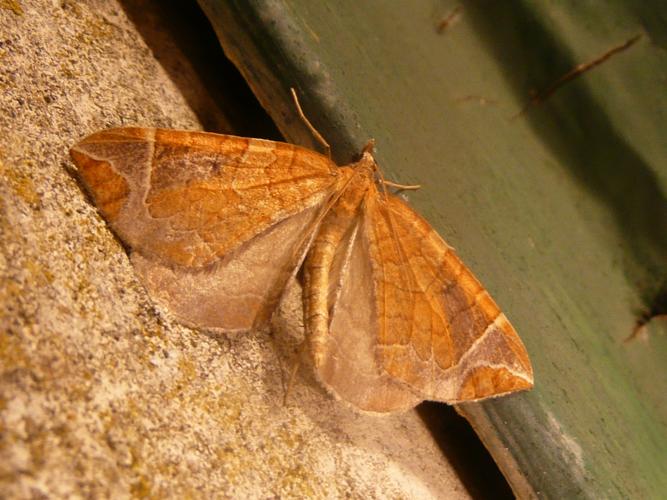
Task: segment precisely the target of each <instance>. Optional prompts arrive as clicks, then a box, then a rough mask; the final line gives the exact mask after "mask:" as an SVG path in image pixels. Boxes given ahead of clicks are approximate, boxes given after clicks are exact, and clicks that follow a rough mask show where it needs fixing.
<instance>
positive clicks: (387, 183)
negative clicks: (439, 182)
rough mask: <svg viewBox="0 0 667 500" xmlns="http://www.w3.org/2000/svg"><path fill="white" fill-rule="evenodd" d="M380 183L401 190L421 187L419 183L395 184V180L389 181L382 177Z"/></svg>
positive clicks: (413, 189)
mask: <svg viewBox="0 0 667 500" xmlns="http://www.w3.org/2000/svg"><path fill="white" fill-rule="evenodd" d="M382 184H384V185H385V186H389V187H393V188H396V189H400V190H401V191H416V190H417V189H421V187H422V186H421V184H397V183H395V182H391V181H388V180H385V179H382Z"/></svg>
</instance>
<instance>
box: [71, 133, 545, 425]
mask: <svg viewBox="0 0 667 500" xmlns="http://www.w3.org/2000/svg"><path fill="white" fill-rule="evenodd" d="M71 156H72V158H73V160H74V162H75V163H76V165H77V167H78V173H79V176H80V178H81V180H82V182H83V184H84V185H85V187H86V188H87V190H88V191H89V193H90V195H91V197H92V199H93V201H94V203H95V205H97V207H98V209H99V211H100V212H101V214H102V215H103V216H104V218H105V219H106V220H107V221H108V223H109V225H110V226H111V228H112V229H113V230H114V231H115V233H116V234H117V235H118V236H119V237H120V239H121V240H122V241H123V242H124V243H125V244H126V245H127V247H129V249H130V257H131V260H132V262H133V264H134V267H135V269H136V271H137V273H138V274H139V275H140V277H141V279H142V281H143V283H144V284H145V286H146V288H147V289H148V291H149V293H150V295H151V296H152V297H153V298H154V300H156V301H157V302H159V303H162V304H164V305H165V306H166V307H167V308H169V309H170V310H171V311H172V312H173V313H174V314H175V316H176V317H177V318H178V319H179V320H180V321H182V322H183V323H186V324H189V325H193V326H196V327H200V328H206V329H212V330H218V331H222V332H245V331H249V330H253V329H256V328H260V327H262V326H265V325H267V324H268V323H269V320H270V319H271V316H272V314H273V312H274V310H275V309H276V307H277V305H278V303H279V301H280V299H281V295H282V293H283V290H284V289H285V287H286V284H287V283H288V280H289V279H290V278H292V277H293V276H295V273H296V272H297V270H298V269H299V268H300V266H303V284H304V286H303V304H304V318H305V325H306V339H307V340H306V341H307V342H308V345H309V347H310V353H311V354H312V360H313V364H314V369H315V372H316V374H317V376H318V378H319V380H320V381H321V383H322V384H323V385H324V386H325V387H326V388H327V389H328V390H329V391H330V392H331V393H332V394H334V395H335V396H336V397H337V398H339V399H341V400H343V401H345V402H347V403H349V404H350V405H352V406H353V407H355V408H357V409H360V410H363V411H366V412H374V413H386V412H393V411H400V410H406V409H409V408H412V407H413V406H415V405H416V404H418V403H420V402H421V401H423V400H434V401H443V402H446V403H450V404H452V403H459V402H463V401H476V400H480V399H484V398H488V397H494V396H501V395H505V394H509V393H512V392H515V391H519V390H524V389H530V388H531V387H532V386H533V371H532V367H531V364H530V360H529V358H528V354H527V352H526V349H525V348H524V346H523V344H522V343H521V340H520V339H519V337H518V335H517V333H516V332H515V330H514V328H513V327H512V326H511V325H510V323H509V322H508V320H507V318H506V317H505V315H504V314H503V313H502V312H501V311H500V309H499V308H498V306H497V305H496V303H495V302H494V301H493V299H492V298H491V297H490V296H489V294H488V292H487V291H486V290H485V289H484V288H483V287H482V285H481V284H480V283H479V281H478V280H477V279H476V278H475V277H474V276H473V274H472V273H471V272H470V271H469V270H468V268H467V267H465V265H464V264H463V263H462V262H461V260H460V259H459V258H458V257H457V256H456V254H455V252H454V251H453V249H452V248H451V247H449V246H448V245H447V244H446V243H445V242H444V241H443V240H442V238H441V237H440V236H439V235H438V234H437V233H436V232H435V231H434V230H433V229H432V228H431V227H430V225H429V224H428V223H427V222H426V221H425V220H424V219H423V218H422V217H420V216H419V215H418V214H417V213H416V212H415V211H414V210H412V209H411V208H410V207H409V206H408V205H407V204H406V203H405V202H404V201H403V200H402V199H401V198H399V197H398V196H395V195H392V194H389V193H388V192H387V190H386V187H385V186H383V182H384V183H385V184H391V183H388V182H386V181H383V180H382V179H381V178H380V177H379V168H378V165H377V163H376V162H375V159H374V158H373V155H372V152H371V150H370V148H367V149H366V150H364V152H363V154H362V155H361V158H360V159H359V160H358V161H357V162H355V163H352V164H349V165H346V166H343V167H338V166H337V165H336V164H334V163H333V162H332V161H331V160H330V159H329V158H328V157H326V156H325V155H322V154H319V153H317V152H314V151H311V150H308V149H305V148H301V147H298V146H295V145H291V144H286V143H281V142H274V141H268V140H261V139H251V138H243V137H235V136H231V135H219V134H213V133H206V132H187V131H175V130H160V129H153V128H118V129H111V130H105V131H102V132H98V133H94V134H92V135H90V136H89V137H87V138H85V139H83V140H82V141H81V142H79V143H78V144H77V145H75V146H74V147H73V148H72V149H71Z"/></svg>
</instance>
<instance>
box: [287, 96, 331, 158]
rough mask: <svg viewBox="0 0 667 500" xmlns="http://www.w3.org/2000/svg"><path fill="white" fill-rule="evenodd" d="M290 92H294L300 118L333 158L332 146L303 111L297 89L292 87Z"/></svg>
mask: <svg viewBox="0 0 667 500" xmlns="http://www.w3.org/2000/svg"><path fill="white" fill-rule="evenodd" d="M290 92H292V99H294V105H295V106H296V112H297V113H298V114H299V118H301V120H302V121H303V123H305V125H306V127H308V130H310V133H311V134H313V137H315V139H317V141H318V142H319V143H320V145H321V146H322V147H323V148H324V149H325V150H326V152H327V157H328V158H329V159H330V160H331V146H330V145H329V143H328V142H327V141H326V139H325V138H324V137H323V136H322V134H320V132H319V131H318V130H317V129H316V128H315V127H314V126H313V124H312V123H310V120H309V119H308V117H307V116H306V114H305V113H304V112H303V109H301V103H300V102H299V96H298V95H297V94H296V90H294V87H290Z"/></svg>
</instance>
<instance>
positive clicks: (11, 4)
mask: <svg viewBox="0 0 667 500" xmlns="http://www.w3.org/2000/svg"><path fill="white" fill-rule="evenodd" d="M0 9H5V10H11V11H12V12H13V13H14V14H16V15H17V16H22V15H23V7H21V4H20V3H19V2H18V0H0Z"/></svg>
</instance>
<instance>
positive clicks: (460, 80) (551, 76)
mask: <svg viewBox="0 0 667 500" xmlns="http://www.w3.org/2000/svg"><path fill="white" fill-rule="evenodd" d="M200 4H201V5H202V7H203V8H204V10H205V11H206V13H207V15H208V16H209V19H210V20H211V21H212V23H213V25H214V27H215V28H216V31H217V32H218V35H219V37H220V39H221V41H222V43H223V46H224V48H225V50H226V52H227V53H228V55H229V56H230V57H231V58H232V59H233V60H234V61H235V63H236V64H237V65H238V66H239V67H240V68H241V70H242V72H243V73H244V76H245V77H246V79H247V80H248V81H249V82H250V84H251V86H252V87H253V89H254V91H255V93H256V94H257V95H258V97H259V98H260V101H261V102H262V103H263V104H264V106H265V107H266V108H267V110H268V111H269V113H271V114H272V116H273V118H274V119H275V120H276V123H277V124H278V126H279V127H280V128H281V130H282V131H283V133H285V135H286V136H287V137H289V138H290V139H291V140H292V141H295V142H300V143H303V144H307V145H308V144H312V140H311V138H310V137H309V135H308V134H307V133H306V131H305V130H304V128H303V127H302V125H301V123H300V122H299V121H298V120H296V119H295V115H294V110H293V107H292V104H291V101H290V100H289V97H288V94H287V90H288V88H289V87H290V86H294V87H297V88H298V90H299V93H300V95H301V96H302V103H303V104H304V107H305V109H306V112H307V114H308V115H309V117H310V118H311V119H312V121H313V122H314V123H315V125H316V126H317V128H318V129H319V130H320V131H321V132H322V133H323V134H324V135H325V136H326V137H327V139H328V140H329V141H330V142H331V144H332V146H333V149H334V155H335V157H336V158H337V159H338V160H339V161H349V160H350V159H351V158H352V157H353V156H354V154H355V153H356V152H358V151H359V150H360V148H361V147H362V145H363V144H364V143H365V142H366V141H367V140H368V139H369V138H370V137H373V138H375V139H376V141H377V158H378V160H379V162H380V164H381V165H382V166H383V168H384V170H385V172H386V174H387V175H388V176H389V178H391V179H394V180H396V181H399V182H402V183H408V184H410V183H421V184H422V185H423V188H422V189H421V190H420V191H418V192H416V193H410V195H409V197H410V203H411V204H413V205H414V206H415V207H416V208H417V210H419V211H420V212H421V213H422V214H424V215H425V216H426V218H427V219H428V220H429V221H430V222H431V223H432V224H433V226H434V227H435V228H436V229H437V230H438V231H439V232H440V233H441V234H442V235H443V236H444V237H445V239H446V240H447V241H448V242H449V243H450V244H452V245H453V246H454V247H456V248H457V250H458V253H459V254H460V255H461V257H462V258H463V259H464V261H465V262H466V263H467V264H468V265H469V266H470V267H471V268H472V269H473V271H474V272H475V273H476V274H477V275H478V276H479V278H480V279H481V280H482V282H483V283H485V285H486V286H487V288H488V289H489V291H490V292H491V294H492V295H493V296H494V297H495V298H496V300H497V302H498V303H499V304H500V305H501V307H502V308H503V309H504V311H505V312H506V313H507V316H508V317H509V318H510V320H511V321H512V322H513V324H514V325H515V327H516V329H517V331H518V332H519V334H520V335H521V337H522V338H523V339H524V341H525V344H526V346H527V348H528V351H529V352H530V354H531V358H532V360H533V363H534V367H535V376H536V387H535V389H534V390H533V391H532V392H529V393H524V394H520V395H515V396H511V397H507V398H503V399H499V400H495V401H490V402H486V403H483V404H477V405H463V406H462V408H461V411H462V412H463V413H464V414H466V415H467V417H468V418H469V419H470V420H471V422H472V424H473V426H474V427H475V428H476V429H477V430H478V432H479V433H480V435H481V437H482V439H483V440H484V441H485V442H486V443H487V445H488V446H489V448H490V450H491V452H492V453H493V454H494V457H495V458H496V460H497V461H498V463H499V465H500V466H501V468H502V469H503V470H504V471H505V473H506V474H507V476H508V478H509V480H510V482H511V484H512V486H513V488H514V489H515V492H516V493H517V494H519V495H520V496H525V497H527V496H533V495H535V496H546V497H553V498H585V497H589V498H590V497H596V498H599V497H606V498H659V497H662V496H664V495H665V492H666V491H667V474H666V473H665V471H666V470H667V467H666V465H667V464H666V462H667V456H666V453H667V452H666V450H667V435H666V434H667V433H666V429H667V400H666V398H667V374H666V366H667V350H665V332H664V329H661V327H660V326H655V324H656V322H659V320H657V319H656V320H655V321H654V322H652V324H651V327H650V328H649V329H648V331H649V332H650V333H649V335H648V339H647V340H646V339H645V340H641V339H637V340H635V341H633V342H630V343H624V342H623V340H624V339H625V338H626V337H627V336H628V335H629V334H630V333H631V332H632V330H633V327H634V326H635V323H636V321H637V318H638V317H639V316H640V315H641V314H642V312H643V311H647V310H649V309H650V308H651V307H653V308H654V312H659V309H660V303H659V302H660V300H659V299H660V298H661V297H662V298H663V299H664V296H665V292H666V290H667V250H666V249H667V220H666V218H667V203H666V201H665V192H666V191H667V162H666V158H667V154H666V153H667V141H665V135H664V134H665V130H667V93H665V92H664V89H665V82H667V52H666V51H665V49H666V48H667V29H666V26H667V22H666V18H665V17H664V15H662V14H660V9H659V8H658V6H659V4H658V2H657V1H655V2H644V3H642V4H641V5H640V4H639V3H636V2H631V1H627V2H623V1H620V0H619V1H615V2H604V3H603V2H599V3H589V2H574V1H564V2H549V1H547V0H539V1H534V2H525V3H524V2H518V1H517V2H485V3H481V2H464V3H463V9H462V11H461V18H460V20H459V21H458V22H457V23H454V24H453V25H450V26H449V27H448V28H447V29H446V30H445V32H444V33H442V34H438V33H437V32H436V29H435V26H436V24H437V21H438V20H439V19H440V18H442V17H443V16H445V15H447V14H448V13H449V12H451V11H452V9H453V8H454V7H455V6H456V5H457V4H456V3H455V2H449V1H435V0H420V1H407V0H403V1H395V2H388V1H373V2H358V1H353V0H343V1H338V2H313V1H309V0H284V1H278V0H270V1H269V0H264V1H260V0H256V1H246V2H242V1H226V2H223V1H221V0H200ZM635 4H636V5H635ZM652 6H653V8H652ZM662 12H664V10H662ZM661 16H662V17H661ZM637 34H641V35H642V36H641V38H640V39H639V41H638V42H637V43H636V44H635V45H634V46H632V47H631V48H630V49H628V50H627V51H625V52H622V53H619V54H617V55H616V56H614V57H612V58H610V59H609V60H608V61H606V62H605V63H604V64H601V65H600V66H598V67H596V68H595V69H594V70H592V71H591V72H589V73H587V74H586V75H583V76H581V77H579V78H577V79H575V80H573V81H572V82H570V83H569V84H567V85H565V86H563V87H562V88H561V89H560V90H558V91H557V92H556V93H555V94H554V95H553V96H551V97H550V98H549V99H548V100H547V101H546V102H545V103H543V104H542V105H541V106H538V107H534V108H531V109H529V110H528V111H527V113H526V114H524V115H523V116H520V117H514V116H515V115H516V114H517V113H518V112H519V111H520V110H521V109H522V107H523V106H524V105H525V104H526V102H527V101H528V97H529V95H530V91H531V90H535V89H537V90H540V89H544V88H547V87H548V86H549V85H550V84H551V83H552V82H554V81H555V80H557V79H558V78H559V77H560V76H561V75H563V74H564V73H566V72H567V71H569V70H570V69H571V68H573V67H574V66H575V65H576V64H578V63H581V62H585V61H588V60H592V59H594V58H595V57H597V56H599V55H601V54H603V53H604V52H605V51H607V50H609V49H611V48H612V47H614V46H616V45H619V44H621V43H622V42H624V41H626V40H627V39H629V38H631V37H633V36H635V35H637ZM656 304H658V305H657V306H656Z"/></svg>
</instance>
